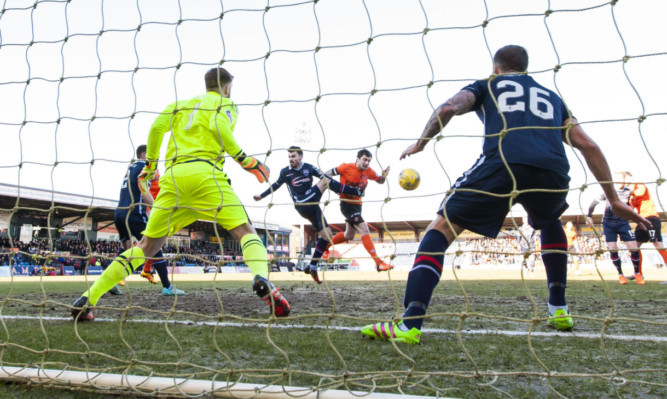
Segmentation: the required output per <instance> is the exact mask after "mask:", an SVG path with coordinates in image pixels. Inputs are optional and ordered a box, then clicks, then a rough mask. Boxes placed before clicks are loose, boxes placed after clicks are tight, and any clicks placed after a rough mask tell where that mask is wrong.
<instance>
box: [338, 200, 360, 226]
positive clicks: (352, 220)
mask: <svg viewBox="0 0 667 399" xmlns="http://www.w3.org/2000/svg"><path fill="white" fill-rule="evenodd" d="M340 212H341V213H342V214H343V216H345V222H346V223H349V224H351V225H352V226H356V225H358V224H361V223H363V222H364V218H363V217H361V204H356V203H355V204H353V203H349V202H344V201H341V203H340Z"/></svg>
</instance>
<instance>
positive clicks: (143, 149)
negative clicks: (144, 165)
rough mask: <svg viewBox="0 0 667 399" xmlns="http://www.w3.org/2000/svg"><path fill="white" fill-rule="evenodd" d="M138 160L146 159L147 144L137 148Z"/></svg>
mask: <svg viewBox="0 0 667 399" xmlns="http://www.w3.org/2000/svg"><path fill="white" fill-rule="evenodd" d="M137 159H146V144H142V145H140V146H139V147H137Z"/></svg>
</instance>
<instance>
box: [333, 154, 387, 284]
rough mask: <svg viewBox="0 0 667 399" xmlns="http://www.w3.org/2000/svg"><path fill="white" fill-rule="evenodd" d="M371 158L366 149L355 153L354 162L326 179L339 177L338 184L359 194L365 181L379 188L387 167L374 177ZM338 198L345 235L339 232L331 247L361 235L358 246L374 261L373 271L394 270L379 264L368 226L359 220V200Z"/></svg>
mask: <svg viewBox="0 0 667 399" xmlns="http://www.w3.org/2000/svg"><path fill="white" fill-rule="evenodd" d="M372 158H373V155H371V152H370V151H368V150H366V149H362V150H359V152H358V153H357V161H356V162H354V163H344V164H341V165H339V166H338V167H336V168H333V169H331V170H330V171H329V172H328V173H326V174H327V175H329V176H336V175H340V183H341V184H345V185H348V186H352V187H356V188H358V189H359V190H360V191H361V192H362V193H363V192H364V190H365V189H366V186H367V185H368V181H369V180H374V181H376V182H378V183H380V184H383V183H384V182H385V180H386V179H387V175H388V174H389V166H387V168H386V169H385V170H383V171H382V175H378V174H377V173H375V171H374V170H373V169H372V168H371V167H370V166H369V165H370V162H371V159H372ZM340 198H341V202H340V211H341V212H342V213H343V216H345V222H346V228H345V232H340V233H338V234H336V235H335V236H333V239H332V243H333V244H342V243H345V242H348V241H350V240H353V239H354V236H355V235H356V234H357V233H359V234H361V242H362V243H363V244H364V248H366V251H368V253H369V254H370V255H371V257H372V258H373V261H375V269H376V270H377V271H379V272H380V271H386V270H389V269H393V268H394V266H392V265H389V264H387V263H385V262H383V261H382V259H380V257H379V256H377V252H376V251H375V245H373V241H372V240H371V236H370V231H369V230H368V224H367V223H366V222H365V221H364V219H363V218H362V217H361V197H359V196H354V195H348V194H341V195H340Z"/></svg>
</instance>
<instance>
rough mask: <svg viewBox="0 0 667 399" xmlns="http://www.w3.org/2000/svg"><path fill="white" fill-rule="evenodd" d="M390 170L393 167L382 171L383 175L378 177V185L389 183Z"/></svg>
mask: <svg viewBox="0 0 667 399" xmlns="http://www.w3.org/2000/svg"><path fill="white" fill-rule="evenodd" d="M389 169H391V166H387V168H386V169H385V170H383V171H382V174H381V175H380V176H378V178H377V180H376V181H377V182H378V183H380V184H383V183H384V182H385V181H387V176H388V175H389Z"/></svg>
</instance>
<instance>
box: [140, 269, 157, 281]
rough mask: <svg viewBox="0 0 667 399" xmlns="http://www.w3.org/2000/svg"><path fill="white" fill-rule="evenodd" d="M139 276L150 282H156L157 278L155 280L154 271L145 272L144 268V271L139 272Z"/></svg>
mask: <svg viewBox="0 0 667 399" xmlns="http://www.w3.org/2000/svg"><path fill="white" fill-rule="evenodd" d="M141 277H143V278H145V279H146V280H148V281H149V282H150V283H151V284H157V280H155V274H154V273H151V272H146V271H145V270H144V271H142V272H141Z"/></svg>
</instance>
